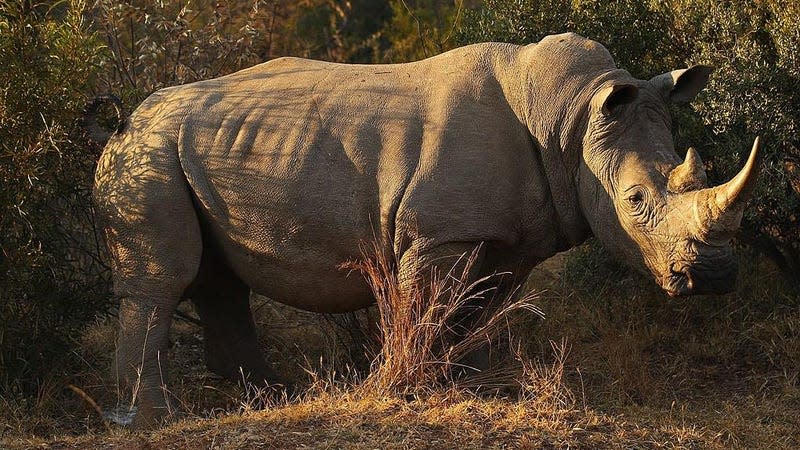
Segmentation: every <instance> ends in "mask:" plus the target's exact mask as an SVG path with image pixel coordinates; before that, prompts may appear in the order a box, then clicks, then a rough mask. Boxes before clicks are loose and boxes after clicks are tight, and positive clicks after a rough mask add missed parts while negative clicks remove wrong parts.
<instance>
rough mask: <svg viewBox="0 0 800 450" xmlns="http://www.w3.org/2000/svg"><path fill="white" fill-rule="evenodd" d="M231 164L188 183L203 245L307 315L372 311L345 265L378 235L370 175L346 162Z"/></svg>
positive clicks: (358, 279) (219, 164) (205, 168)
mask: <svg viewBox="0 0 800 450" xmlns="http://www.w3.org/2000/svg"><path fill="white" fill-rule="evenodd" d="M226 162H227V163H229V164H226ZM234 163H235V160H232V159H231V158H224V159H222V158H220V159H218V160H217V161H216V162H215V164H203V165H202V166H200V167H197V169H198V170H196V171H195V172H194V173H192V174H191V176H190V177H188V178H189V181H190V185H191V186H192V188H193V191H194V193H195V197H196V198H197V199H198V200H199V201H198V209H199V211H198V212H199V215H200V216H201V223H203V228H204V230H205V233H206V241H208V240H209V239H211V241H212V243H211V245H213V246H214V247H215V248H216V250H217V251H218V252H219V253H221V254H222V255H223V256H224V258H225V260H226V263H227V264H229V265H230V266H231V268H232V269H233V270H234V271H235V272H236V273H237V274H238V275H239V277H240V278H242V280H243V281H244V282H245V283H247V284H248V285H249V286H250V287H251V288H252V289H253V290H254V291H256V292H258V293H260V294H262V295H265V296H267V297H269V298H272V299H274V300H276V301H280V302H282V303H285V304H288V305H291V306H295V307H299V308H303V309H307V310H311V311H319V312H343V311H352V310H355V309H359V308H363V307H366V306H368V305H369V304H371V303H372V301H373V299H372V296H371V294H370V291H369V288H368V286H367V284H366V282H365V281H364V279H363V277H362V276H361V275H360V274H359V273H358V272H352V273H351V271H350V270H349V269H347V268H344V267H343V265H345V264H346V263H348V262H353V261H357V260H360V259H362V258H363V257H362V255H361V253H360V249H361V248H363V244H368V243H369V242H370V241H371V240H372V239H373V236H374V235H380V233H381V232H382V231H381V230H380V223H379V222H380V220H379V218H380V207H379V205H378V197H379V195H378V188H377V184H376V181H375V177H374V175H372V176H370V175H369V173H368V171H366V172H365V171H361V170H356V169H355V168H354V166H353V164H352V163H348V162H347V161H346V158H345V157H340V158H336V157H328V158H326V159H325V160H324V161H320V163H318V164H315V163H313V162H306V163H305V164H302V165H300V166H299V167H297V168H295V169H294V170H281V168H280V167H278V166H275V165H272V166H263V165H262V167H260V168H258V169H254V168H252V167H250V168H248V167H247V166H246V165H239V166H238V167H237V166H234ZM226 166H227V167H226ZM200 169H202V170H200Z"/></svg>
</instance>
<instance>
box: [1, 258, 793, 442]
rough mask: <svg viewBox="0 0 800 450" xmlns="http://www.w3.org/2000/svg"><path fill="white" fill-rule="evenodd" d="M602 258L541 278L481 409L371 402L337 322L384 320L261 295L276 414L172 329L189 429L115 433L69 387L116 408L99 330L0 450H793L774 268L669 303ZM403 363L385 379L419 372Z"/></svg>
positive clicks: (432, 400)
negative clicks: (511, 387)
mask: <svg viewBox="0 0 800 450" xmlns="http://www.w3.org/2000/svg"><path fill="white" fill-rule="evenodd" d="M607 261H608V260H607V258H606V257H605V256H604V255H602V254H601V253H598V252H597V251H596V250H594V249H586V248H584V249H578V250H577V251H575V252H573V253H571V254H569V255H567V256H566V257H563V258H562V259H561V260H560V261H551V262H548V263H547V264H545V265H543V266H542V267H540V268H538V269H537V270H536V271H535V273H534V274H533V276H532V277H531V279H530V283H532V284H533V285H535V286H537V287H539V288H541V287H547V288H548V291H547V292H546V293H544V294H542V295H541V296H540V298H539V299H538V300H537V305H538V306H539V307H541V308H542V310H544V312H545V313H546V315H547V318H546V319H545V320H541V319H540V318H538V317H536V316H535V315H526V314H519V313H517V314H515V315H516V316H519V317H521V318H522V320H519V321H512V328H513V331H514V335H515V336H516V337H517V338H518V342H520V343H521V344H522V345H521V346H520V347H516V346H515V347H514V348H515V349H517V350H518V354H519V355H518V356H519V359H520V360H521V361H522V362H524V364H523V363H521V365H522V368H523V372H522V373H518V374H517V375H518V376H517V380H518V382H519V384H520V386H521V387H522V389H521V390H520V392H519V395H518V396H513V397H509V398H501V397H477V396H475V395H473V394H472V393H470V392H469V391H465V390H459V389H457V388H455V387H453V386H452V384H448V382H446V377H445V382H441V378H439V380H440V381H439V382H438V383H434V384H433V385H434V386H436V385H438V386H439V387H438V388H436V389H431V388H428V389H425V388H422V389H420V390H418V395H414V396H406V395H402V394H403V392H404V391H403V390H397V389H395V390H392V389H377V388H376V389H366V388H364V387H363V386H365V384H364V383H363V380H364V379H365V378H367V375H368V373H367V371H365V370H364V364H363V362H362V363H357V362H355V361H354V360H353V359H352V358H351V356H352V355H354V354H358V353H359V352H361V353H363V352H364V347H365V346H369V344H368V341H369V339H368V338H365V336H368V335H369V334H370V333H371V331H366V332H363V333H361V334H358V333H346V332H343V331H342V329H341V328H342V327H341V326H340V325H341V324H342V323H344V322H349V323H350V324H352V322H353V321H358V322H360V323H362V324H364V323H366V322H367V320H366V319H367V318H368V316H369V314H371V315H372V317H375V311H372V312H371V313H369V314H368V315H362V316H359V317H358V318H353V317H351V318H350V319H347V320H344V321H343V320H342V319H336V320H331V319H324V318H323V319H320V318H318V317H316V316H314V315H310V314H305V313H301V312H297V311H295V310H292V309H290V308H284V307H280V306H278V305H275V304H273V303H269V302H264V301H263V300H259V299H256V301H255V305H256V310H257V311H256V320H257V322H258V323H259V324H261V325H262V326H261V328H262V331H263V332H264V344H265V345H266V348H265V353H266V354H267V355H268V357H269V358H270V360H271V361H276V364H275V365H274V368H275V369H276V370H278V371H279V372H281V373H282V374H287V375H289V376H292V375H293V376H295V378H296V379H297V378H305V379H307V384H308V386H309V389H308V390H307V392H306V394H304V395H303V396H302V397H301V398H297V399H292V400H291V401H289V400H288V399H277V400H276V399H275V398H274V397H271V396H269V395H267V393H265V392H262V391H258V390H253V389H252V388H251V389H250V390H249V391H246V390H243V389H242V388H241V387H238V386H236V385H234V384H230V383H226V382H223V381H221V380H219V379H217V378H216V377H214V376H213V375H210V374H209V373H208V372H206V371H205V369H204V368H203V365H202V345H201V340H200V336H199V329H198V328H196V326H194V325H192V324H190V323H187V322H178V323H176V326H175V327H174V328H175V329H174V332H173V335H172V342H173V348H172V352H173V355H171V356H172V360H173V361H176V364H175V371H174V374H173V378H174V379H173V380H172V382H171V386H172V389H173V395H174V396H176V397H177V398H179V399H181V404H182V409H183V410H184V412H185V419H184V420H183V421H181V422H178V423H175V424H173V425H171V426H169V427H167V428H165V429H163V430H159V431H156V432H152V433H142V434H132V433H129V432H126V431H124V430H120V429H115V430H114V431H112V432H111V433H108V432H106V431H104V429H103V425H102V422H101V421H100V420H99V419H98V418H97V414H96V412H94V411H93V410H92V408H91V407H90V406H89V405H88V404H86V402H84V401H83V400H81V399H80V398H78V396H77V395H75V394H74V393H72V392H71V391H68V390H66V389H64V388H63V386H64V384H66V383H64V384H62V385H59V383H62V382H65V381H67V382H70V383H72V384H74V385H76V386H78V387H80V388H81V389H82V390H83V391H85V392H86V393H87V395H89V396H91V397H92V398H93V399H94V400H95V401H96V402H97V403H98V404H100V405H101V406H103V405H109V404H113V395H109V394H108V389H110V388H109V386H111V384H110V383H109V382H108V381H109V380H108V377H107V376H106V375H105V373H106V372H105V367H110V361H108V358H109V357H110V355H111V352H112V343H113V324H109V323H105V322H101V323H98V324H97V325H96V326H95V327H92V328H91V329H89V330H87V332H86V333H85V334H84V336H83V337H82V338H81V340H80V345H79V351H80V353H81V355H82V358H83V359H84V360H85V365H84V367H83V370H81V371H78V372H76V373H77V374H78V375H72V376H71V377H66V376H65V377H62V378H54V379H53V382H52V383H51V384H52V386H49V387H47V389H46V390H43V394H42V406H41V409H38V410H36V409H33V410H31V409H25V408H26V407H27V406H26V405H20V404H18V403H12V402H9V401H8V400H5V401H6V403H5V405H4V406H5V407H6V408H5V409H6V410H5V411H4V412H3V413H2V417H3V418H4V419H3V421H5V422H4V423H3V425H4V427H5V428H4V431H3V433H4V436H3V438H2V439H3V440H2V441H0V447H3V448H6V447H9V448H31V447H39V448H190V449H191V448H243V447H257V448H312V449H326V448H456V447H463V448H712V449H713V448H719V449H727V448H747V449H751V448H764V449H767V448H769V449H773V448H779V449H780V448H785V449H794V448H800V432H798V430H800V387H798V369H799V368H800V351H798V350H799V348H800V346H799V345H798V343H800V333H799V332H800V299H798V298H797V296H796V295H794V294H791V293H790V291H789V290H787V289H786V288H785V287H784V286H782V285H781V283H780V281H779V279H778V278H777V277H776V272H774V269H773V268H772V267H770V266H769V265H768V264H766V263H764V262H763V261H755V260H751V259H748V258H746V257H743V260H742V261H741V265H742V268H743V270H742V274H743V276H742V279H741V281H740V286H739V292H738V293H737V294H733V295H729V296H724V297H700V298H691V299H682V300H671V299H668V298H667V297H666V296H664V295H663V294H661V293H660V292H658V291H657V288H655V287H651V286H650V284H649V282H648V281H647V280H642V279H641V278H639V277H638V276H636V275H633V274H629V273H628V272H627V271H626V270H625V269H622V268H620V267H615V266H611V265H609V264H608V262H607ZM456 278H457V277H456ZM448 295H449V294H448ZM448 298H449V297H448ZM397 311H401V309H397ZM421 313H422V316H421V317H424V316H425V313H424V311H421ZM442 317H444V316H442ZM423 323H424V322H423ZM345 325H347V324H346V323H345ZM387 330H389V331H390V332H391V331H392V330H393V329H392V328H387ZM412 331H414V330H413V329H406V330H405V331H403V330H401V331H400V332H399V333H398V336H400V339H401V341H400V342H403V341H402V339H406V341H404V342H409V341H408V339H411V340H412V341H413V339H422V342H429V341H430V339H429V338H427V337H424V336H427V335H426V334H425V333H428V331H424V332H423V331H422V330H417V332H419V333H421V334H422V338H420V337H416V338H415V337H413V334H414V333H413V332H412ZM383 339H384V340H387V341H388V340H391V339H393V337H392V335H391V333H387V334H386V335H384V337H383ZM553 341H555V342H556V343H555V344H554V343H553ZM390 345H392V344H390ZM433 347H434V349H435V345H434V346H433ZM435 353H436V352H435V351H432V352H431V353H429V354H435ZM444 354H445V355H446V351H445V353H444ZM521 354H527V355H529V357H527V358H525V357H521V356H520V355H521ZM304 355H305V357H304ZM531 355H532V356H531ZM435 358H442V359H438V361H440V362H441V361H446V360H447V359H446V358H445V357H443V356H442V354H441V353H439V354H438V356H436V357H435ZM331 359H333V360H336V359H339V361H331ZM378 361H380V362H381V363H383V362H384V358H383V357H381V358H378ZM409 361H412V363H410V364H409V363H408V362H407V363H403V364H405V365H401V362H398V361H393V362H391V363H390V364H389V365H386V366H385V368H384V369H383V370H386V371H388V372H387V373H388V374H391V371H392V370H397V368H398V367H411V368H415V367H416V368H419V367H425V366H426V365H425V364H424V363H421V362H419V360H415V359H413V358H412V359H410V360H409ZM413 361H416V362H413ZM104 364H106V366H105V367H104ZM360 364H361V365H360ZM432 366H433V367H439V366H440V365H432ZM373 368H374V369H375V370H378V371H379V370H381V369H380V364H378V365H376V366H374V367H373ZM390 368H391V369H390ZM415 370H416V369H415ZM415 370H411V371H410V372H411V373H412V374H414V373H423V372H415ZM309 374H311V375H309ZM441 374H442V372H441V371H440V370H439V369H437V370H434V371H432V372H430V373H428V374H427V375H425V374H423V375H420V376H421V378H411V379H410V380H411V381H413V380H414V379H429V380H430V379H433V378H430V377H434V378H436V377H438V376H440V375H441ZM373 376H374V375H373ZM415 376H416V375H415ZM400 378H401V377H400V376H399V375H397V374H394V375H391V376H389V375H387V378H386V379H388V380H390V381H392V380H397V379H400ZM375 383H377V382H375ZM357 385H360V386H362V387H361V388H357V387H356V386H357ZM379 385H380V383H377V384H375V386H379ZM384 386H396V384H393V383H392V382H389V383H386V384H384ZM398 392H399V393H400V394H401V395H397V393H398ZM104 395H105V396H106V397H104ZM59 403H60V405H59ZM56 405H59V406H56ZM262 406H266V407H267V409H265V410H257V409H258V407H262ZM15 408H16V412H15ZM30 411H33V414H31V413H30ZM37 411H38V413H37ZM203 418H207V419H203ZM198 419H201V420H198ZM0 422H2V421H0ZM70 435H72V437H70Z"/></svg>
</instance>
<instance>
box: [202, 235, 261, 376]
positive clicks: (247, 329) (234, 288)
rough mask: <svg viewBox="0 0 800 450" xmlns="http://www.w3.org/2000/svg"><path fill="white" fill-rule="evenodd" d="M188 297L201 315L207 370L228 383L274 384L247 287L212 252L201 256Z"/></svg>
mask: <svg viewBox="0 0 800 450" xmlns="http://www.w3.org/2000/svg"><path fill="white" fill-rule="evenodd" d="M187 297H189V298H190V299H191V300H192V303H193V304H194V307H195V310H196V311H197V313H198V315H199V316H200V321H201V323H202V326H203V343H204V349H205V359H206V365H207V366H208V369H209V370H211V371H212V372H214V373H216V374H217V375H220V376H222V377H225V378H227V379H229V380H231V381H243V379H246V380H247V381H250V382H255V383H261V382H266V383H275V382H276V381H277V377H276V376H275V375H274V373H273V372H272V370H271V369H270V368H269V367H268V366H267V364H266V362H265V361H264V357H263V355H262V353H261V349H260V348H259V345H258V335H257V333H256V326H255V322H254V321H253V315H252V312H251V310H250V288H249V287H248V286H247V285H246V284H244V282H243V281H242V280H241V279H239V277H238V276H237V275H236V274H235V273H234V272H233V271H232V270H231V269H229V268H228V267H227V266H226V265H225V264H223V263H222V262H221V261H220V260H219V259H218V258H216V257H214V256H212V255H211V252H208V251H206V252H205V253H204V255H203V262H202V263H201V266H200V271H199V273H198V277H197V280H196V281H195V283H193V286H192V287H191V288H190V289H189V290H188V291H187Z"/></svg>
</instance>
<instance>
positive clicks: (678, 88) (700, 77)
mask: <svg viewBox="0 0 800 450" xmlns="http://www.w3.org/2000/svg"><path fill="white" fill-rule="evenodd" d="M713 71H714V68H713V67H711V66H703V65H697V66H692V67H689V68H688V69H681V70H673V71H672V72H667V73H662V74H661V75H658V76H655V77H653V78H651V79H650V82H651V83H653V84H654V85H655V86H656V88H658V90H659V91H661V92H662V93H663V94H664V97H666V98H668V99H670V100H671V101H673V102H675V103H686V102H690V101H692V99H694V97H695V96H696V95H697V94H698V93H699V92H700V91H701V90H702V89H703V88H704V87H705V85H706V83H708V77H709V75H711V72H713Z"/></svg>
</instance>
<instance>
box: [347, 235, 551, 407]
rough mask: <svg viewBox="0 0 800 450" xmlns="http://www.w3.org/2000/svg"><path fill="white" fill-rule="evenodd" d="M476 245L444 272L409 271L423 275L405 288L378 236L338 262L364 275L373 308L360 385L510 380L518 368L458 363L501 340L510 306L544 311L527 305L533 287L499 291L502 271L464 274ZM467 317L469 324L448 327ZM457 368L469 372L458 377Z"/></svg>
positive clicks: (387, 388)
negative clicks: (370, 356) (375, 345)
mask: <svg viewBox="0 0 800 450" xmlns="http://www.w3.org/2000/svg"><path fill="white" fill-rule="evenodd" d="M478 251H479V247H478V248H476V249H475V250H474V251H472V252H471V253H469V254H466V253H465V254H462V255H460V256H458V260H457V261H456V263H455V264H453V266H452V268H451V269H450V270H449V271H448V272H447V273H437V272H436V271H433V270H431V271H430V273H417V274H411V276H413V279H415V280H425V281H418V282H416V283H413V286H411V287H410V288H405V287H403V284H402V283H401V282H400V280H399V279H398V274H397V270H396V268H397V261H395V260H394V258H392V257H390V256H389V255H387V254H386V252H385V251H384V250H383V249H382V248H381V247H380V245H379V244H377V243H373V245H372V248H370V249H365V251H363V252H362V254H363V255H364V258H363V260H362V261H361V262H357V263H350V264H347V265H346V266H345V267H346V268H349V269H355V270H358V271H360V272H361V273H362V274H363V275H364V277H365V278H366V280H367V283H368V284H369V286H370V288H371V289H372V292H373V295H374V296H375V300H376V303H377V307H378V312H379V330H380V331H379V341H380V350H379V351H378V352H377V356H376V358H375V359H374V361H373V364H372V368H371V370H370V374H369V375H368V376H367V378H366V379H365V380H364V382H363V383H362V384H361V385H360V388H361V389H363V390H366V391H368V392H372V393H375V392H392V393H411V392H415V391H418V390H420V389H425V388H431V387H435V386H451V387H452V386H456V387H481V388H505V387H509V386H514V385H515V384H516V381H515V379H516V378H517V377H516V376H517V375H518V374H519V371H518V370H514V368H511V367H509V366H508V365H506V364H500V365H497V366H496V367H493V368H491V369H490V370H486V371H483V372H481V371H479V370H477V369H474V368H471V367H468V366H466V365H464V364H463V363H462V361H464V359H465V357H467V356H468V355H470V353H472V352H474V351H477V350H479V349H480V348H482V347H483V346H485V345H488V344H490V343H493V342H498V341H499V340H501V338H502V337H503V331H504V330H507V329H508V326H509V324H510V322H511V321H512V320H514V318H515V316H517V315H516V314H513V313H515V312H517V311H529V312H532V313H534V314H536V315H539V316H543V313H542V312H541V310H540V309H539V308H538V307H536V306H535V305H534V304H533V301H534V300H536V299H537V298H538V294H537V293H536V292H529V293H525V294H522V295H517V294H518V288H517V289H513V290H511V291H510V292H507V293H505V294H503V293H500V292H499V290H498V288H497V285H498V284H499V282H500V279H501V278H502V277H505V276H508V275H509V274H508V273H498V274H493V275H489V276H485V277H481V278H479V279H477V280H473V279H470V278H471V277H470V273H471V272H472V269H473V268H474V266H475V263H476V259H477V255H478ZM454 256H457V255H454ZM426 270H429V269H426ZM490 305H491V306H490ZM465 316H469V317H468V318H466V319H465ZM466 322H468V323H469V324H470V325H469V327H468V329H466V330H465V331H463V332H456V331H455V329H456V328H459V327H463V326H464V323H466ZM464 373H472V375H470V376H468V377H462V376H459V375H460V374H461V375H463V374H464Z"/></svg>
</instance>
